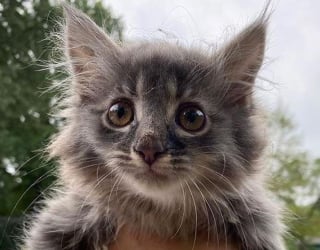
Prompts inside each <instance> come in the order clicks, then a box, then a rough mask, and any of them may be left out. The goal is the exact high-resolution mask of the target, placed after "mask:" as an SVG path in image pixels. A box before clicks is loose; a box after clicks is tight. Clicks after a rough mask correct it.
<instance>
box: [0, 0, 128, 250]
mask: <svg viewBox="0 0 320 250" xmlns="http://www.w3.org/2000/svg"><path fill="white" fill-rule="evenodd" d="M57 3H58V1H50V0H41V1H40V0H1V1H0V34H1V35H0V45H1V47H0V87H1V88H0V115H1V119H0V204H1V205H0V217H1V216H2V217H4V216H20V215H21V214H23V213H24V212H25V211H26V210H27V209H28V208H29V207H30V206H31V205H30V204H32V203H33V202H34V201H35V200H37V197H38V196H39V194H40V193H41V192H42V191H43V190H45V189H46V187H48V186H49V185H50V184H51V183H52V181H53V178H54V177H53V175H52V170H53V169H54V165H53V164H50V163H45V162H44V160H43V159H42V157H41V156H42V153H41V149H43V148H44V146H45V144H46V143H47V142H48V138H49V137H50V135H52V133H53V132H54V130H55V126H54V123H55V121H54V119H53V118H50V116H49V115H48V114H49V112H50V106H51V104H52V98H53V96H54V93H52V92H51V93H45V94H42V93H43V91H44V90H46V89H48V88H49V86H50V84H51V82H52V80H53V79H55V77H56V76H55V74H53V73H54V72H53V71H52V70H45V69H44V67H43V66H40V64H41V63H40V62H49V61H50V57H51V54H52V50H51V47H52V45H53V44H52V42H51V41H50V39H47V38H48V37H49V36H50V33H51V31H52V28H54V27H56V26H57V25H56V24H57V20H59V17H61V15H62V11H61V8H57V6H56V5H57ZM73 4H74V5H75V6H77V7H79V8H80V9H82V10H83V11H84V12H86V13H87V14H89V15H90V16H91V17H92V18H93V19H94V20H95V21H96V22H97V23H98V24H99V25H101V26H103V27H104V28H105V29H106V31H107V32H108V33H110V34H111V35H112V36H113V37H115V39H119V40H121V39H122V30H123V25H122V22H121V20H120V19H119V18H116V17H114V16H113V14H112V13H111V11H110V10H109V9H108V8H106V7H105V6H104V5H103V4H102V2H101V1H94V4H89V3H87V1H85V0H78V1H73ZM0 219H1V218H0ZM2 221H3V220H0V222H2ZM0 229H1V227H0ZM0 241H1V231H0ZM0 245H1V243H0ZM1 249H2V248H1Z"/></svg>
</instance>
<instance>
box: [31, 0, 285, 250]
mask: <svg viewBox="0 0 320 250" xmlns="http://www.w3.org/2000/svg"><path fill="white" fill-rule="evenodd" d="M64 10H65V15H66V26H65V31H64V34H63V37H64V41H65V43H64V44H65V52H66V56H67V60H68V62H69V66H70V73H71V77H72V82H71V83H70V84H69V87H68V90H67V92H66V93H67V94H66V95H65V99H64V101H63V105H62V107H63V108H62V111H63V112H62V113H61V114H62V116H63V117H64V118H65V120H66V121H65V124H64V126H62V127H61V129H60V132H59V133H58V134H57V135H56V136H55V137H54V139H53V140H52V143H51V144H50V145H49V148H48V150H49V152H50V154H51V156H52V157H55V158H57V159H58V161H59V163H60V172H59V176H60V180H61V183H62V185H63V188H61V191H59V192H57V193H56V194H55V195H54V197H52V198H50V199H48V200H47V201H46V206H45V207H44V208H43V209H42V210H41V211H40V212H39V213H38V214H37V215H36V216H35V218H34V221H33V223H32V225H31V227H30V230H29V231H28V232H27V237H26V240H25V246H26V248H27V249H30V250H31V249H32V250H38V249H39V250H40V249H52V250H57V249H102V248H103V247H106V245H107V244H108V243H109V242H111V241H112V240H114V237H115V236H116V234H117V232H118V230H119V229H120V228H121V226H123V225H124V224H125V225H127V226H128V227H129V228H130V230H132V232H133V233H140V232H141V233H146V232H147V233H152V234H155V235H158V236H159V237H162V238H163V239H168V238H171V237H172V236H174V237H176V238H180V239H187V238H188V239H190V238H191V239H193V238H195V237H197V235H199V234H203V233H206V234H208V240H210V241H214V242H216V243H217V241H223V242H225V241H228V242H233V243H235V244H236V245H238V246H239V249H249V250H259V249H261V250H281V249H284V244H283V241H282V233H283V225H282V222H281V216H280V209H279V207H278V205H277V204H276V203H275V201H274V199H273V198H272V196H270V194H269V192H268V191H267V190H266V188H265V184H264V178H263V171H262V167H261V157H262V154H263V149H264V145H265V143H264V140H263V139H262V135H263V134H264V132H263V130H262V128H261V126H260V125H261V124H260V123H259V122H258V121H257V114H258V109H257V107H256V105H255V102H254V100H253V97H252V92H253V90H254V87H253V85H254V80H255V77H256V74H257V72H258V70H259V68H260V66H261V63H262V60H263V54H264V47H265V35H266V26H267V19H268V18H267V17H266V14H265V13H264V14H263V15H261V16H260V17H259V18H258V19H257V20H256V21H255V22H253V23H252V24H251V25H249V26H248V27H247V28H246V29H245V30H244V31H242V32H241V33H240V34H239V35H237V36H236V37H235V38H234V39H233V40H232V41H230V42H229V43H228V44H226V45H225V46H224V47H223V48H221V49H220V50H217V51H215V52H214V53H211V54H208V53H204V52H201V51H196V50H192V49H187V48H184V47H180V46H179V45H172V44H169V43H166V42H154V43H149V42H145V43H144V42H141V43H138V44H133V45H122V46H119V45H117V44H115V43H114V42H112V41H111V40H110V39H109V38H108V37H107V35H106V34H105V33H104V32H103V31H102V30H101V29H100V28H98V27H97V26H96V25H95V24H94V23H93V22H92V21H91V20H90V19H89V18H88V17H87V16H85V15H84V14H83V13H81V12H80V11H78V10H76V9H74V8H72V7H70V6H67V5H66V6H64ZM118 98H127V99H129V100H130V101H131V102H132V103H133V105H134V109H135V117H134V120H133V122H132V123H131V124H130V125H129V126H127V127H125V128H121V129H115V128H113V127H112V126H110V125H108V123H106V122H105V121H104V120H103V119H104V117H105V112H106V110H107V108H108V107H109V105H110V104H111V103H112V102H113V101H114V100H116V99H118ZM190 102H192V103H196V104H197V105H199V106H200V107H201V109H202V110H203V111H204V113H205V114H206V119H207V121H206V124H205V127H204V128H203V129H202V130H201V131H199V132H196V133H188V132H186V131H183V130H182V129H181V128H180V127H179V126H178V125H177V123H176V120H175V115H176V112H177V110H178V109H179V106H180V105H181V104H183V103H190ZM102 120H103V121H102ZM146 138H154V139H155V140H157V142H158V143H160V144H161V145H162V146H163V147H164V148H165V152H164V153H163V155H162V157H161V158H159V159H158V160H157V165H156V167H157V168H158V169H159V171H160V172H161V173H162V177H161V178H160V177H159V178H158V177H156V176H150V175H146V174H145V172H146V166H145V164H144V163H143V162H142V161H141V159H140V158H139V157H138V156H137V155H136V153H135V152H134V151H133V150H132V149H133V147H134V145H135V144H136V143H137V142H141V140H147V139H146ZM148 140H149V139H148Z"/></svg>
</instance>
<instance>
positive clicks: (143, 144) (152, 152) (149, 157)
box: [134, 136, 164, 166]
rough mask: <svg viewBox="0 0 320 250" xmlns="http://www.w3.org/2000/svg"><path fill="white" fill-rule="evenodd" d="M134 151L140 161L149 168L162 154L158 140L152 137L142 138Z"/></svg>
mask: <svg viewBox="0 0 320 250" xmlns="http://www.w3.org/2000/svg"><path fill="white" fill-rule="evenodd" d="M134 150H135V151H136V152H137V153H138V154H139V155H140V156H141V157H142V159H143V160H144V161H145V162H146V163H147V164H148V165H149V166H151V165H152V164H153V163H154V162H155V161H156V160H157V158H158V156H159V155H160V154H161V153H163V152H164V148H163V146H162V144H161V143H160V141H159V140H157V139H156V138H155V137H153V136H144V137H142V138H141V139H140V140H139V141H138V143H137V144H136V146H135V147H134Z"/></svg>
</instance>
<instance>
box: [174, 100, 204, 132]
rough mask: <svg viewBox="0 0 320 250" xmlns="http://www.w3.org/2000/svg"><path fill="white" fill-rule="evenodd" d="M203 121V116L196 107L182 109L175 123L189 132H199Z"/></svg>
mask: <svg viewBox="0 0 320 250" xmlns="http://www.w3.org/2000/svg"><path fill="white" fill-rule="evenodd" d="M205 119H206V118H205V114H204V113H203V112H202V111H201V109H200V108H198V107H197V106H186V107H183V108H181V109H180V111H179V112H178V115H177V123H178V124H179V125H180V127H182V128H183V129H184V130H186V131H189V132H197V131H199V130H201V129H202V128H203V126H204V124H205Z"/></svg>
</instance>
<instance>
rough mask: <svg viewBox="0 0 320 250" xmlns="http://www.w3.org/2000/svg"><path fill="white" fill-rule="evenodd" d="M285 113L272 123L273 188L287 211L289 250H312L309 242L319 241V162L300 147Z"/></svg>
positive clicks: (280, 114)
mask: <svg viewBox="0 0 320 250" xmlns="http://www.w3.org/2000/svg"><path fill="white" fill-rule="evenodd" d="M286 113H287V112H285V111H284V110H282V109H281V108H280V109H278V110H277V111H275V112H274V113H272V114H271V117H270V119H269V121H270V124H269V127H270V131H271V134H272V136H273V139H272V141H273V144H272V148H271V150H270V152H271V155H270V158H269V159H270V164H271V167H272V170H273V176H272V183H271V187H272V189H273V191H274V192H275V193H276V194H277V195H278V197H279V199H280V200H281V201H282V202H283V203H284V205H285V207H286V208H287V211H288V212H287V213H286V214H287V218H286V221H287V223H288V235H287V243H288V249H313V248H311V247H310V246H308V242H309V241H310V239H312V238H318V239H319V238H320V178H319V176H320V159H313V158H312V157H310V155H309V154H308V152H306V151H305V150H304V149H303V148H302V147H301V142H300V136H299V135H298V134H297V132H296V127H295V125H294V123H293V121H292V119H290V117H288V115H286ZM298 246H299V248H298Z"/></svg>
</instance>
